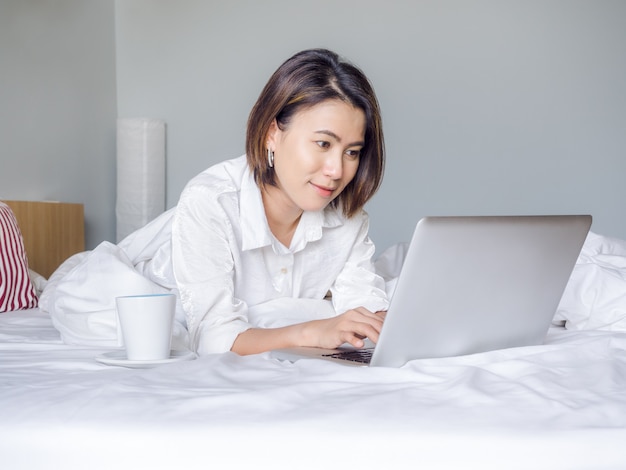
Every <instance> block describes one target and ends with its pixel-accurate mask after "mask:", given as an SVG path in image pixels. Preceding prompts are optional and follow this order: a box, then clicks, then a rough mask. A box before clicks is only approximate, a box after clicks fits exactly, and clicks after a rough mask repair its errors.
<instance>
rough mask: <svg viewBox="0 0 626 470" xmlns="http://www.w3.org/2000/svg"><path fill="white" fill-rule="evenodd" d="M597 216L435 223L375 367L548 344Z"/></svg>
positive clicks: (406, 278) (409, 271)
mask: <svg viewBox="0 0 626 470" xmlns="http://www.w3.org/2000/svg"><path fill="white" fill-rule="evenodd" d="M590 225H591V217H590V216H588V215H581V216H578V215H559V216H493V217H426V218H424V219H422V220H420V221H419V222H418V224H417V226H416V229H415V232H414V235H413V239H412V241H411V244H410V246H409V249H408V251H407V254H406V257H405V260H404V263H403V266H402V269H401V273H400V276H399V278H398V282H397V285H396V289H395V292H394V294H393V297H392V300H391V304H390V307H389V312H388V314H387V317H386V319H385V322H384V325H383V329H382V331H381V335H380V338H379V341H378V344H377V345H376V348H375V350H374V355H373V357H372V361H371V363H370V365H372V366H377V365H378V366H396V367H397V366H401V365H403V364H404V363H406V362H407V361H409V360H412V359H419V358H433V357H447V356H457V355H463V354H473V353H477V352H483V351H488V350H493V349H502V348H510V347H517V346H528V345H535V344H541V343H542V342H543V341H544V339H545V336H546V333H547V331H548V328H549V326H550V323H551V321H552V318H553V317H554V314H555V312H556V309H557V307H558V304H559V302H560V299H561V296H562V294H563V291H564V289H565V286H566V284H567V282H568V280H569V277H570V275H571V272H572V269H573V268H574V265H575V263H576V260H577V258H578V255H579V253H580V250H581V248H582V245H583V243H584V241H585V238H586V236H587V233H588V231H589V227H590Z"/></svg>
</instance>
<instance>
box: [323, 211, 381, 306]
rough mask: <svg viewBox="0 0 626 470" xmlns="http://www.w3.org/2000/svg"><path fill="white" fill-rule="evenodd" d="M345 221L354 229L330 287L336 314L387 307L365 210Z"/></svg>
mask: <svg viewBox="0 0 626 470" xmlns="http://www.w3.org/2000/svg"><path fill="white" fill-rule="evenodd" d="M347 223H348V224H355V225H354V226H353V230H354V231H355V233H356V236H355V237H354V242H353V244H352V247H351V250H350V254H349V256H348V259H347V261H346V263H345V265H344V266H343V269H342V270H341V272H340V273H339V275H338V276H337V278H336V280H335V282H334V283H333V286H332V287H331V293H332V299H333V306H334V308H335V311H336V312H337V314H341V313H343V312H345V311H347V310H350V309H353V308H356V307H365V308H367V309H368V310H370V311H372V312H377V311H381V310H387V308H388V307H389V300H388V297H387V293H386V289H385V281H384V279H383V278H382V277H380V276H379V275H378V274H376V272H375V270H374V264H373V262H372V257H373V256H374V252H375V246H374V243H373V242H372V241H371V240H370V238H369V236H368V231H369V218H368V215H367V213H365V212H362V213H361V215H360V216H359V215H357V216H354V217H353V218H352V219H350V220H349V221H348V222H347Z"/></svg>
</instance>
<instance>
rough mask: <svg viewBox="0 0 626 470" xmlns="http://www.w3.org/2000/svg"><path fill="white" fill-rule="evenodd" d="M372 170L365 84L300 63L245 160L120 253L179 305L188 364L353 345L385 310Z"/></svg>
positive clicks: (376, 181) (331, 58) (274, 91)
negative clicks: (192, 353) (191, 359)
mask: <svg viewBox="0 0 626 470" xmlns="http://www.w3.org/2000/svg"><path fill="white" fill-rule="evenodd" d="M383 168H384V146H383V133H382V126H381V118H380V111H379V107H378V103H377V100H376V97H375V94H374V91H373V89H372V87H371V85H370V84H369V82H368V80H367V78H366V77H365V76H364V75H363V73H362V72H361V71H360V70H359V69H357V68H356V67H354V66H353V65H350V64H348V63H345V62H342V61H341V60H340V59H339V57H338V56H337V55H336V54H335V53H333V52H331V51H328V50H321V49H316V50H307V51H303V52H300V53H298V54H296V55H294V56H293V57H291V58H290V59H288V60H287V61H286V62H284V63H283V64H282V65H281V66H280V67H279V68H278V70H277V71H276V72H275V73H274V74H273V76H272V77H271V78H270V80H269V82H268V83H267V85H266V86H265V88H264V89H263V91H262V92H261V95H260V96H259V99H258V100H257V103H256V104H255V106H254V107H253V109H252V111H251V113H250V117H249V120H248V129H247V139H246V155H245V156H242V157H239V158H237V159H234V160H228V161H225V162H223V163H220V164H218V165H215V166H213V167H211V168H209V169H208V170H206V171H205V172H203V173H201V174H200V175H198V176H196V177H195V178H193V179H192V180H191V181H190V182H189V183H188V185H187V186H186V188H185V189H184V191H183V193H182V194H181V197H180V200H179V203H178V205H177V206H176V208H175V209H173V210H171V211H169V212H168V213H166V214H164V215H163V216H161V217H160V218H159V219H157V220H156V221H154V222H153V223H151V224H149V225H148V226H147V227H146V228H144V229H141V230H139V231H137V232H136V233H135V234H132V235H130V236H129V237H128V238H127V239H126V240H124V241H122V243H120V245H119V247H117V248H119V249H120V250H122V251H123V252H124V253H125V254H126V255H128V257H129V260H130V263H131V264H132V266H133V269H134V270H135V271H137V272H138V273H140V274H141V276H142V277H143V278H145V279H148V280H150V282H153V283H155V284H158V285H159V286H160V287H162V288H165V289H166V290H170V291H174V292H176V293H177V294H178V296H179V299H180V303H179V306H180V310H182V312H184V320H185V323H186V327H187V330H188V332H189V342H190V344H189V346H190V347H191V349H194V350H196V351H197V352H198V353H199V354H208V353H215V352H223V351H228V350H231V351H234V352H236V353H238V354H253V353H259V352H263V351H268V350H272V349H276V348H283V347H291V346H314V347H325V348H333V347H336V346H339V345H341V344H342V343H350V344H352V345H354V346H356V347H361V346H363V340H364V338H369V339H371V340H372V341H374V342H376V340H377V339H378V334H379V332H380V329H381V327H382V322H383V318H384V313H383V312H384V311H385V310H386V308H387V305H388V301H387V296H386V293H385V285H384V281H383V280H382V279H381V278H380V277H379V276H377V275H376V274H375V273H374V270H373V266H372V263H371V257H372V255H373V253H374V246H373V244H372V243H371V241H370V240H369V238H368V218H367V214H366V213H365V212H364V211H363V206H364V205H365V203H366V202H367V201H368V200H369V199H370V198H371V197H372V196H373V194H374V193H375V191H376V190H377V189H378V187H379V185H380V183H381V180H382V174H383ZM94 251H97V249H96V250H94ZM62 290H63V291H64V292H66V293H69V291H71V289H70V288H69V287H66V288H65V289H62ZM126 293H127V292H124V294H126ZM121 294H122V293H120V294H119V295H121ZM57 297H58V295H57ZM51 310H54V308H53V309H51ZM53 317H54V315H53ZM57 318H60V316H58V315H57ZM62 323H63V321H62V320H57V321H56V322H55V324H58V327H59V329H60V330H61V331H62V333H63V326H64V325H62ZM66 329H67V328H66ZM66 336H71V335H66Z"/></svg>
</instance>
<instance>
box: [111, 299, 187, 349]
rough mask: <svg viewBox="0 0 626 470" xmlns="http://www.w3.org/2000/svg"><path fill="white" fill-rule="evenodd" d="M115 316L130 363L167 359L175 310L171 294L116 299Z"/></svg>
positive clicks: (174, 302) (174, 301) (174, 300)
mask: <svg viewBox="0 0 626 470" xmlns="http://www.w3.org/2000/svg"><path fill="white" fill-rule="evenodd" d="M115 303H116V306H117V315H118V319H119V322H120V327H121V330H122V337H123V338H124V346H125V348H126V358H127V359H128V360H130V361H158V360H163V359H169V357H170V352H171V351H170V348H171V344H172V327H173V323H174V313H175V310H176V296H175V295H174V294H146V295H129V296H123V297H116V298H115Z"/></svg>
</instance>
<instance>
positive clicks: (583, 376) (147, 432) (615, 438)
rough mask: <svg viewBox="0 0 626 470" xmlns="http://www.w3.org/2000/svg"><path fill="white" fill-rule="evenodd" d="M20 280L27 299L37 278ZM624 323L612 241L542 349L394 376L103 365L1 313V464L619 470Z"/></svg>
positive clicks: (431, 365)
mask: <svg viewBox="0 0 626 470" xmlns="http://www.w3.org/2000/svg"><path fill="white" fill-rule="evenodd" d="M17 210H18V211H19V208H18V209H17ZM20 217H21V216H20ZM37 229H38V228H37V227H35V228H34V229H32V228H28V231H29V232H30V231H31V230H37ZM39 229H40V228H39ZM4 230H6V227H5V228H4ZM22 235H23V237H24V238H27V237H29V236H30V234H29V233H27V232H26V231H25V230H24V233H23V234H22ZM53 243H54V242H53ZM392 248H393V249H392V250H391V251H389V250H388V252H386V253H384V254H383V256H382V257H381V260H380V262H379V264H378V265H379V266H380V268H381V269H383V270H384V269H389V267H390V266H392V265H393V264H394V263H397V262H398V259H399V258H401V253H402V244H399V245H398V246H397V247H392ZM37 256H39V255H37ZM34 257H35V255H34V254H33V255H32V259H31V253H27V260H28V262H29V263H30V264H32V265H35V263H37V261H36V260H35V259H34ZM29 276H30V278H31V280H33V281H34V282H33V283H32V288H33V290H34V291H35V294H37V293H40V292H41V289H44V288H45V284H46V277H47V276H43V275H40V274H38V273H36V272H33V270H32V269H31V272H30V273H29ZM625 322H626V242H624V241H622V240H619V239H611V238H607V237H602V236H599V235H596V234H593V233H592V234H590V238H589V239H588V241H587V242H586V244H585V248H584V249H583V253H581V257H580V259H579V261H578V263H577V265H576V268H575V270H574V273H573V274H572V279H571V280H570V284H568V288H567V289H566V295H564V299H563V301H562V304H561V306H560V307H559V311H558V312H557V313H556V315H555V321H554V325H553V327H552V328H550V331H549V333H548V336H547V338H546V341H545V344H543V345H540V346H533V347H522V348H515V349H508V350H500V351H491V352H487V353H481V354H475V355H469V356H463V357H455V358H444V359H427V360H417V361H412V362H410V363H408V364H407V365H405V366H404V367H401V368H395V369H387V368H367V367H346V366H343V365H340V364H335V363H331V362H325V361H319V360H304V361H299V362H296V363H289V362H282V361H279V360H277V359H274V358H273V357H271V356H270V355H269V354H260V355H255V356H248V357H239V356H237V355H235V354H232V353H226V354H219V355H210V356H204V357H199V358H197V359H195V360H188V361H181V362H176V363H170V364H165V365H161V366H158V367H152V368H129V367H115V366H107V365H104V364H101V363H99V362H97V361H96V360H95V357H96V356H98V355H99V354H102V353H104V352H106V351H107V350H106V349H99V348H93V347H82V346H69V345H66V344H64V343H63V342H62V341H61V339H60V336H59V333H58V332H57V330H55V328H54V327H53V325H52V322H51V320H50V318H49V317H48V316H47V315H46V314H45V313H43V312H42V311H41V310H40V309H39V308H38V307H36V306H32V305H30V306H29V305H25V306H24V307H22V308H17V309H12V310H8V311H5V312H3V313H0V461H1V462H2V464H1V465H2V467H3V468H7V469H39V468H46V469H48V468H63V469H73V468H77V469H78V468H80V469H85V468H89V469H99V468H103V469H104V468H106V469H109V468H119V469H122V468H149V469H156V468H219V469H222V468H247V467H252V466H254V467H256V468H322V467H328V468H342V467H346V466H349V467H352V468H361V469H363V468H365V469H369V468H428V469H440V468H446V469H448V468H455V469H456V468H463V469H466V468H477V469H504V468H506V469H530V468H532V469H538V468H545V469H594V470H597V469H624V468H626V451H624V449H623V447H622V446H623V444H624V442H626V323H625Z"/></svg>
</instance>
